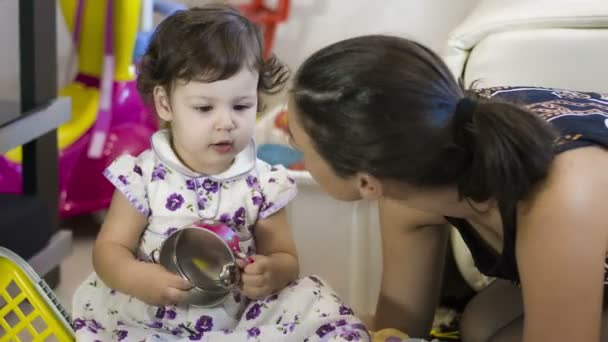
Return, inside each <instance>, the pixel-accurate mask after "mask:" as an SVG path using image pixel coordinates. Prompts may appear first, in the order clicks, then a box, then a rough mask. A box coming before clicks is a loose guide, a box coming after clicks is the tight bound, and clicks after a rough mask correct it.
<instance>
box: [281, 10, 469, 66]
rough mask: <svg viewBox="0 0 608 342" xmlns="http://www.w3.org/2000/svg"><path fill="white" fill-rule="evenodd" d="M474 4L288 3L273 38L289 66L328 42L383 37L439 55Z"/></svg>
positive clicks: (294, 64)
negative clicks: (287, 11) (398, 38)
mask: <svg viewBox="0 0 608 342" xmlns="http://www.w3.org/2000/svg"><path fill="white" fill-rule="evenodd" d="M477 1H478V0H375V1H372V0H292V1H291V3H292V10H291V16H290V18H289V19H288V21H287V23H286V24H283V25H281V27H280V28H279V30H278V31H277V36H276V38H275V52H276V53H277V54H278V56H279V57H280V58H281V59H282V60H283V61H284V62H286V63H287V64H288V65H289V66H290V67H292V68H295V67H297V66H298V65H299V64H300V63H301V62H302V61H303V59H304V58H305V57H306V56H308V55H310V54H311V53H313V52H314V51H316V50H318V49H319V48H321V47H323V46H326V45H328V44H330V43H333V42H336V41H338V40H341V39H344V38H349V37H354V36H357V35H362V34H370V33H382V34H393V35H401V36H404V37H407V38H410V39H415V40H417V41H419V42H421V43H423V44H425V45H427V46H429V47H431V48H432V49H433V50H435V51H437V52H441V51H442V49H443V46H444V44H445V41H446V39H447V35H448V33H449V32H450V31H451V30H452V29H453V28H454V27H455V26H456V25H457V24H458V23H459V22H460V21H461V20H462V19H463V18H464V17H465V16H466V14H467V13H468V12H469V11H470V10H471V8H472V7H473V5H474V4H475V3H476V2H477Z"/></svg>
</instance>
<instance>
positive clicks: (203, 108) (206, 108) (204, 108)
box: [195, 106, 213, 113]
mask: <svg viewBox="0 0 608 342" xmlns="http://www.w3.org/2000/svg"><path fill="white" fill-rule="evenodd" d="M195 109H196V110H198V111H199V112H201V113H208V112H210V111H212V110H213V107H212V106H198V107H196V108H195Z"/></svg>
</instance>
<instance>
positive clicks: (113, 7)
mask: <svg viewBox="0 0 608 342" xmlns="http://www.w3.org/2000/svg"><path fill="white" fill-rule="evenodd" d="M60 4H61V6H62V10H63V12H64V16H65V17H66V19H68V20H67V21H68V26H71V28H72V29H73V32H74V33H73V35H74V42H75V45H77V47H78V48H79V57H80V58H79V73H78V75H77V76H76V79H75V81H74V82H73V83H72V84H70V85H68V86H66V87H65V88H64V89H62V91H61V95H62V96H69V97H71V99H72V117H73V118H72V120H71V121H70V122H68V123H67V124H66V125H64V126H63V127H60V128H59V131H58V137H59V138H58V140H59V191H60V215H61V217H63V218H65V217H69V216H74V215H79V214H84V213H90V212H94V211H97V210H101V209H105V208H107V207H108V205H109V203H110V200H111V197H112V193H113V191H114V188H113V186H112V185H111V184H110V182H108V181H107V180H106V179H105V178H104V177H103V174H102V172H103V170H104V169H105V168H106V167H107V166H108V165H109V164H110V163H111V162H112V161H113V160H114V159H115V158H116V157H118V156H119V155H121V154H132V155H138V154H139V153H141V152H142V151H144V150H146V149H148V148H149V147H150V141H149V139H150V136H151V135H152V134H153V133H154V132H155V131H156V130H157V128H158V126H157V122H156V118H155V117H154V115H152V114H151V111H150V110H149V109H148V108H147V107H146V106H145V105H144V104H143V102H142V101H141V99H140V96H139V94H138V92H137V89H136V87H135V80H134V79H135V75H134V74H133V70H134V68H133V66H132V61H131V57H132V54H133V45H134V43H135V35H136V31H137V20H136V19H134V18H139V8H140V1H139V0H129V1H116V2H114V1H113V0H107V1H87V2H86V6H85V1H84V0H61V1H60ZM70 13H73V18H72V17H71V15H70ZM104 13H105V15H103V14H104ZM81 31H82V32H81ZM81 36H82V39H81ZM20 157H21V154H20V151H19V150H15V151H11V152H9V153H8V154H7V155H6V157H4V158H0V191H1V192H14V193H16V192H20V191H21V164H20Z"/></svg>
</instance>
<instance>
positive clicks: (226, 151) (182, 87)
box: [154, 68, 258, 174]
mask: <svg viewBox="0 0 608 342" xmlns="http://www.w3.org/2000/svg"><path fill="white" fill-rule="evenodd" d="M257 86H258V73H257V72H255V71H251V70H249V69H248V68H243V69H241V70H240V71H239V72H238V73H236V74H235V75H234V76H232V77H230V78H229V79H226V80H220V81H215V82H211V83H203V82H198V81H190V82H188V83H185V82H177V84H176V85H175V87H174V89H173V91H172V93H171V96H170V97H169V98H167V97H166V95H165V96H164V100H163V91H158V92H157V91H156V90H155V93H154V97H155V104H156V107H157V111H158V114H159V116H160V117H161V118H162V119H164V120H166V121H169V122H171V131H172V135H173V145H174V146H173V147H174V148H175V150H176V152H177V154H178V156H179V157H180V158H181V159H182V161H183V162H184V163H185V164H186V165H187V166H188V167H190V168H191V169H193V170H194V171H197V172H200V173H204V174H218V173H221V172H223V171H225V170H226V169H227V168H228V167H229V166H230V165H231V163H232V161H233V159H234V157H235V155H236V154H237V153H239V152H240V151H242V150H243V149H244V148H245V147H246V146H247V144H248V143H249V142H250V140H251V137H252V136H253V130H254V126H255V122H256V112H257V105H258V97H257V96H258V93H257ZM157 93H158V94H157ZM157 95H158V96H157ZM157 97H158V99H157ZM163 102H165V103H163Z"/></svg>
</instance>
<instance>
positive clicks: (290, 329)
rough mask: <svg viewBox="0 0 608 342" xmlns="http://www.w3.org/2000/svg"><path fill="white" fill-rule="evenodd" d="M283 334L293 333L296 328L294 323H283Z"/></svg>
mask: <svg viewBox="0 0 608 342" xmlns="http://www.w3.org/2000/svg"><path fill="white" fill-rule="evenodd" d="M283 328H284V330H283V334H287V333H288V332H293V331H294V330H295V328H296V322H291V323H283Z"/></svg>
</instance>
